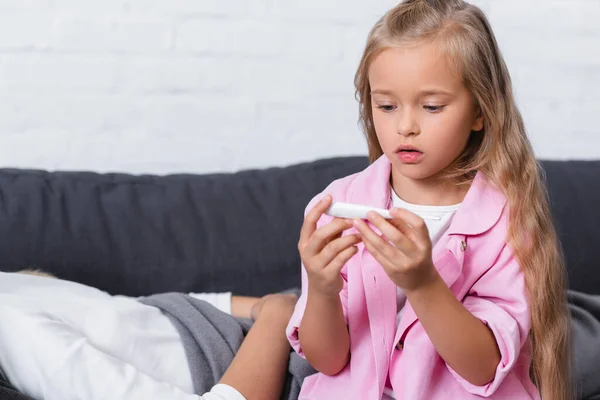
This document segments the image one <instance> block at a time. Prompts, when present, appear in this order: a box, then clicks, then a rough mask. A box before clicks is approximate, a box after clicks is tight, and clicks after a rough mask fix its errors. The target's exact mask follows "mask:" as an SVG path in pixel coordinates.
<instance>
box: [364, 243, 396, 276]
mask: <svg viewBox="0 0 600 400" xmlns="http://www.w3.org/2000/svg"><path fill="white" fill-rule="evenodd" d="M363 243H364V244H365V248H366V249H367V250H368V251H369V253H371V255H372V256H373V258H375V260H377V262H378V263H379V264H380V265H381V266H382V267H383V269H384V270H385V272H386V274H387V275H388V276H391V274H393V272H394V271H395V270H397V269H398V267H397V266H396V264H397V263H398V261H399V259H401V258H404V255H403V254H402V253H400V252H398V251H397V250H396V252H397V253H399V254H397V257H396V259H395V260H394V261H392V260H391V259H390V257H389V256H386V255H384V254H383V253H382V252H381V251H380V248H379V247H377V246H375V245H374V244H373V243H372V242H371V241H369V240H366V239H364V238H363ZM388 246H389V247H390V248H391V246H390V245H389V244H388Z"/></svg>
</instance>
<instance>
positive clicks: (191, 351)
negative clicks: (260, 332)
mask: <svg viewBox="0 0 600 400" xmlns="http://www.w3.org/2000/svg"><path fill="white" fill-rule="evenodd" d="M140 301H141V302H142V303H144V304H147V305H150V306H154V307H157V308H159V309H160V310H161V311H162V312H163V313H164V314H165V315H166V316H167V317H169V319H170V320H171V321H172V322H173V325H174V326H175V328H176V329H177V331H178V332H179V334H180V335H181V339H182V341H183V345H184V348H185V354H186V356H187V359H188V363H189V366H190V371H191V373H192V381H193V383H194V391H195V392H196V394H199V395H202V394H204V393H206V392H208V391H210V389H211V388H212V387H213V386H214V385H215V384H216V383H217V382H218V381H219V379H221V377H222V376H223V374H224V373H225V370H226V369H227V367H228V366H229V364H230V363H231V361H232V360H233V357H234V356H235V353H236V352H237V350H238V349H239V347H240V345H241V343H242V340H243V339H244V336H245V335H246V333H247V332H248V330H249V329H250V326H251V325H252V321H250V320H246V319H236V318H233V317H232V316H230V315H228V314H225V313H223V312H221V311H219V310H218V309H216V308H215V307H213V306H212V305H210V304H209V303H206V302H205V301H202V300H198V299H195V298H193V297H190V296H188V295H185V294H181V293H165V294H158V295H154V296H150V297H146V298H143V299H140ZM315 372H316V371H315V370H313V369H312V368H311V367H310V365H309V364H308V363H307V362H306V361H305V360H304V359H302V358H300V357H299V356H298V355H297V354H295V353H293V352H291V354H290V361H289V367H288V377H287V380H286V385H285V388H284V391H283V394H282V397H281V398H282V399H284V400H296V399H297V398H298V395H299V394H300V387H301V386H302V381H303V380H304V378H305V377H306V376H308V375H311V374H313V373H315Z"/></svg>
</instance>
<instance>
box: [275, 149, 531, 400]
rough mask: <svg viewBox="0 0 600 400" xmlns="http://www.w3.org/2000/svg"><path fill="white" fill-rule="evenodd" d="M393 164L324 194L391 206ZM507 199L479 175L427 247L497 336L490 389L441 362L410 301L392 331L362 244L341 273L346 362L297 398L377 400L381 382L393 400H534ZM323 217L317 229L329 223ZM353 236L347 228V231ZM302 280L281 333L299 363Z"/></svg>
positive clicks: (386, 287)
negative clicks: (498, 357)
mask: <svg viewBox="0 0 600 400" xmlns="http://www.w3.org/2000/svg"><path fill="white" fill-rule="evenodd" d="M390 172H391V164H390V162H389V161H388V159H387V158H386V157H385V156H382V157H381V158H380V159H379V160H377V161H376V162H375V163H373V164H372V165H370V166H369V167H368V168H367V169H365V170H364V171H362V172H360V173H357V174H354V175H351V176H348V177H346V178H342V179H339V180H337V181H335V182H333V183H332V184H331V185H329V187H328V188H327V189H325V191H324V192H323V193H321V194H320V195H318V196H316V197H315V198H314V199H313V200H312V201H311V202H310V204H309V205H308V207H307V210H310V209H311V208H312V207H313V206H314V205H315V204H316V202H317V201H319V200H320V199H321V198H322V197H323V196H324V195H325V194H331V195H332V196H333V199H334V201H344V202H349V203H357V204H364V205H369V206H373V207H379V208H388V207H389V206H390V198H391V194H390V185H389V178H390ZM506 203H507V200H506V197H505V196H504V195H503V194H502V193H501V192H500V191H499V190H497V189H495V188H494V187H493V186H492V185H491V184H489V183H488V181H487V179H486V178H485V177H484V176H483V175H482V174H481V173H478V174H477V176H476V177H475V179H474V181H473V184H472V185H471V188H470V189H469V191H468V193H467V195H466V196H465V199H464V200H463V203H462V205H461V207H460V208H459V209H458V211H457V212H456V214H455V216H454V219H453V221H452V224H451V225H450V228H449V229H448V231H447V232H446V233H445V234H444V236H442V238H441V239H440V240H439V241H438V243H437V244H436V246H435V247H434V249H433V260H434V263H435V267H436V269H437V270H438V273H439V274H440V276H441V277H442V279H443V280H444V282H446V284H447V285H448V287H449V288H450V289H451V290H452V292H453V293H454V294H455V295H456V297H457V298H458V299H459V300H460V301H461V302H462V304H463V305H464V306H465V307H466V308H467V309H468V310H469V311H470V312H471V313H472V314H473V315H475V316H476V317H477V318H479V319H481V321H483V322H484V323H485V324H487V325H488V326H489V328H490V329H491V330H492V332H493V333H494V336H495V338H496V340H497V343H498V347H499V349H500V353H501V361H500V364H499V365H498V368H497V370H496V376H495V378H494V379H493V381H492V382H490V383H489V384H487V385H485V386H475V385H472V384H470V383H469V382H467V381H465V380H464V379H462V378H461V377H460V376H459V375H458V374H457V373H456V372H454V371H453V370H452V369H451V368H450V367H449V366H448V365H447V364H446V363H445V362H444V360H443V359H442V358H441V357H440V356H439V354H438V353H437V351H436V349H435V347H434V346H433V344H432V342H431V340H430V339H429V337H428V336H427V333H426V332H425V330H424V329H423V326H422V325H421V324H420V323H419V320H418V318H417V316H416V314H415V312H414V310H413V308H412V307H411V305H410V302H407V303H406V305H405V307H404V310H403V315H402V318H401V320H400V324H399V325H398V326H397V325H396V311H397V310H396V285H395V284H394V283H393V282H392V281H391V280H390V279H389V277H388V276H387V275H386V274H385V272H384V270H383V269H382V267H381V266H380V265H379V264H378V263H377V261H376V260H375V259H374V258H373V256H372V255H371V254H370V253H369V252H368V251H367V250H366V249H365V248H364V246H363V245H362V243H361V244H359V245H358V249H359V251H358V253H357V254H356V255H355V256H354V257H353V258H352V259H351V260H350V261H349V262H348V263H347V264H346V265H345V266H344V268H343V269H342V277H343V278H344V287H343V289H342V291H341V292H340V298H341V302H342V306H343V310H344V316H345V319H346V323H347V325H348V329H349V332H350V354H351V356H350V361H349V363H348V365H346V367H345V368H344V369H343V370H342V371H341V372H340V373H339V374H337V375H336V376H327V375H324V374H321V373H317V374H314V375H312V376H310V377H308V378H306V379H305V380H304V384H303V387H302V390H301V393H300V397H299V399H300V400H308V399H319V400H332V399H349V400H351V399H357V400H381V398H382V395H383V389H384V386H385V383H386V380H387V379H388V377H389V382H390V383H391V386H392V388H393V390H394V393H395V395H396V397H397V398H398V399H408V400H420V399H422V400H435V399H441V400H442V399H443V400H447V399H478V398H481V397H489V398H493V399H511V400H519V399H539V398H540V397H539V394H538V391H537V389H536V387H535V386H534V385H533V383H532V381H531V379H530V377H529V366H530V364H531V343H530V340H529V338H528V333H529V329H530V318H529V307H528V304H527V300H526V295H525V292H526V290H525V280H524V276H523V273H522V272H521V269H520V267H519V264H518V262H517V260H516V258H515V257H514V256H513V254H512V252H511V250H510V248H509V247H508V245H507V242H506V237H507V232H508V207H507V206H506ZM331 219H332V218H331V217H329V216H325V215H324V216H323V217H322V218H321V219H320V220H319V223H318V226H322V225H324V224H326V223H328V222H330V221H331ZM350 233H355V231H354V230H353V229H352V230H348V231H346V232H345V234H350ZM307 284H308V281H307V277H306V271H305V270H304V267H303V268H302V289H303V290H302V293H303V294H302V296H301V297H300V299H299V301H298V304H297V305H296V309H295V312H294V314H293V316H292V318H291V320H290V323H289V326H288V328H287V335H288V338H289V341H290V343H291V345H292V347H293V348H294V350H295V351H296V352H297V353H298V354H299V355H300V356H303V355H304V354H303V352H302V348H301V346H300V342H299V340H298V327H299V325H300V322H301V320H302V316H303V313H304V309H305V307H306V292H307Z"/></svg>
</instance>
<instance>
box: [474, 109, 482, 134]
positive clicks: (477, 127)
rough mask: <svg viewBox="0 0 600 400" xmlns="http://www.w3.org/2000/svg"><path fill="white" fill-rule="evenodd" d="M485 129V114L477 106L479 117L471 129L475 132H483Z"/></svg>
mask: <svg viewBox="0 0 600 400" xmlns="http://www.w3.org/2000/svg"><path fill="white" fill-rule="evenodd" d="M483 128H484V124H483V113H482V112H481V108H480V107H479V106H477V117H476V118H475V121H473V126H472V127H471V131H473V132H481V131H482V130H483Z"/></svg>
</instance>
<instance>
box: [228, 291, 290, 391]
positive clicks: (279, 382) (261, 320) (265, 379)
mask: <svg viewBox="0 0 600 400" xmlns="http://www.w3.org/2000/svg"><path fill="white" fill-rule="evenodd" d="M263 299H264V300H263V301H262V302H260V303H257V302H254V305H259V304H260V305H261V307H255V316H256V322H255V324H254V326H253V327H252V328H251V329H250V332H249V333H248V335H247V336H246V339H245V340H244V342H243V343H242V346H241V347H240V349H239V351H238V353H237V354H236V356H235V358H234V359H233V361H232V363H231V365H230V366H229V368H228V369H227V371H226V372H225V374H224V375H223V378H222V379H221V380H220V382H219V383H220V384H223V385H228V386H231V387H233V388H235V389H236V390H237V391H239V392H240V393H241V394H242V395H243V396H244V397H245V398H246V400H271V399H273V400H276V399H279V397H280V396H281V391H282V389H283V384H284V382H285V374H286V371H287V363H288V357H289V354H290V345H289V343H288V340H287V338H286V335H285V329H286V327H287V324H288V321H289V319H290V317H291V315H292V313H293V311H294V306H295V304H296V301H297V298H296V296H294V295H271V296H268V297H265V298H263Z"/></svg>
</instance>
